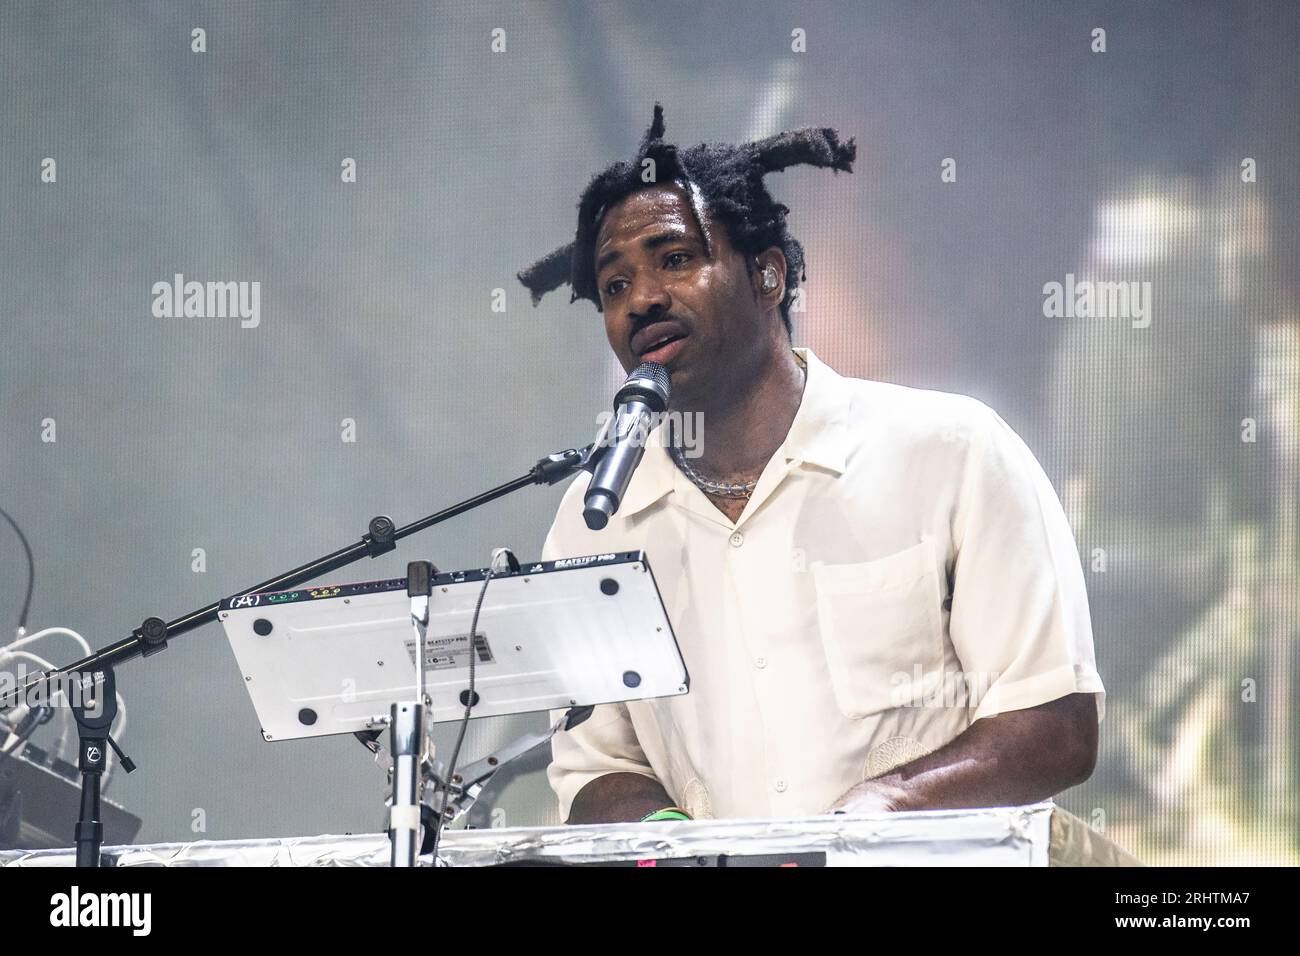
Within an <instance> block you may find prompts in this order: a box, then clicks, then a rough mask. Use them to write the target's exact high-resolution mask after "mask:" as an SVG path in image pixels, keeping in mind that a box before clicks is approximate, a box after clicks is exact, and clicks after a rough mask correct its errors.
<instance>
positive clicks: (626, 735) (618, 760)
mask: <svg viewBox="0 0 1300 956" xmlns="http://www.w3.org/2000/svg"><path fill="white" fill-rule="evenodd" d="M581 478H582V476H581V475H579V480H581ZM573 497H574V496H573V494H571V493H566V494H565V496H564V499H563V501H562V502H561V504H560V514H558V515H557V516H556V519H555V521H554V523H552V525H551V530H550V533H548V534H547V536H546V543H545V544H544V545H543V546H542V560H543V561H552V560H555V559H556V558H562V557H576V556H577V555H576V554H570V553H568V552H569V550H570V549H568V548H566V547H565V546H564V545H563V544H561V541H560V538H561V535H560V533H559V529H560V527H561V524H562V521H561V515H563V514H564V510H565V508H566V506H572V505H574V501H573V500H572V499H573ZM567 709H568V708H559V709H556V710H552V711H551V714H550V722H551V723H552V724H554V723H555V721H557V720H559V719H560V717H562V716H563V715H564V713H565V711H567ZM607 773H639V774H642V775H644V776H647V777H651V778H653V779H658V778H657V777H656V776H655V772H654V770H652V769H651V767H650V762H649V761H648V760H647V759H646V756H645V753H644V752H643V751H642V750H641V745H640V744H639V743H638V742H637V737H636V731H635V730H634V729H633V727H632V718H631V716H630V715H629V714H628V710H627V705H626V704H622V703H618V704H598V705H597V706H596V707H595V708H594V709H593V710H592V713H591V716H590V717H588V718H587V719H586V720H584V721H583V722H582V723H581V724H579V725H578V726H577V727H574V728H573V729H572V730H560V731H557V732H556V734H555V736H554V737H552V738H551V763H550V764H549V766H547V768H546V779H547V782H548V783H550V785H551V789H552V790H554V791H555V796H556V797H557V798H558V799H559V802H560V819H561V820H565V821H567V820H568V819H569V813H570V811H571V810H572V808H573V799H574V797H576V796H577V795H578V792H579V791H581V790H582V788H583V787H585V786H586V785H587V784H589V783H591V781H593V780H595V779H596V778H597V777H600V776H604V775H605V774H607Z"/></svg>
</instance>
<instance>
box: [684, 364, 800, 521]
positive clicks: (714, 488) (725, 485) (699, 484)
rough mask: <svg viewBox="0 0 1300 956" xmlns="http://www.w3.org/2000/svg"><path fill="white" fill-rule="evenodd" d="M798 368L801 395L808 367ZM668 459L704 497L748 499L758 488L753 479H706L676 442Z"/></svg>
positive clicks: (756, 480)
mask: <svg viewBox="0 0 1300 956" xmlns="http://www.w3.org/2000/svg"><path fill="white" fill-rule="evenodd" d="M799 366H800V369H801V370H802V371H803V382H802V383H800V390H801V394H802V389H803V387H804V386H806V385H807V383H808V367H807V366H806V365H804V364H803V363H802V362H800V363H799ZM670 428H671V425H670ZM668 457H670V458H671V459H672V460H673V462H674V463H675V464H676V465H677V467H678V468H680V469H681V470H682V474H684V475H685V476H686V477H687V478H689V479H690V481H691V484H693V485H694V486H695V487H696V488H699V489H700V491H702V492H704V493H705V494H706V495H717V496H718V497H720V498H748V497H749V496H750V495H752V494H753V493H754V489H755V488H756V487H757V486H758V478H755V479H754V480H753V481H747V482H745V483H744V484H743V485H740V484H736V483H735V482H732V481H715V480H714V479H712V478H706V477H705V476H704V475H701V474H700V473H699V472H698V471H696V470H695V469H694V468H693V467H691V464H690V463H689V462H688V461H687V460H686V456H685V455H684V454H682V450H681V449H680V448H678V447H677V444H676V442H670V444H669V446H668Z"/></svg>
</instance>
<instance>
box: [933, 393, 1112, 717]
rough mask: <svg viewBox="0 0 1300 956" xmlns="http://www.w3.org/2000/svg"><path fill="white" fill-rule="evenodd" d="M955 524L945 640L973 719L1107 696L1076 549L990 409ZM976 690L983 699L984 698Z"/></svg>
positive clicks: (1055, 504)
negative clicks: (969, 693)
mask: <svg viewBox="0 0 1300 956" xmlns="http://www.w3.org/2000/svg"><path fill="white" fill-rule="evenodd" d="M980 411H981V415H980V425H979V426H978V427H977V428H976V429H975V433H974V436H973V437H972V443H973V444H972V448H971V452H970V456H969V465H968V467H967V470H966V474H965V477H964V479H963V484H962V490H961V493H960V495H959V498H958V504H957V511H956V515H955V519H954V527H953V538H954V542H955V550H956V558H955V561H954V565H953V585H952V609H951V615H950V617H949V622H948V626H949V635H950V637H951V639H952V643H953V646H954V648H955V649H956V651H957V656H958V657H959V658H960V660H961V666H962V670H963V672H964V674H965V678H966V683H967V686H968V687H975V688H977V690H976V691H975V693H974V695H973V696H974V697H975V698H976V699H977V701H978V704H977V707H976V710H975V715H974V717H973V718H972V719H973V720H979V719H980V718H981V717H991V716H993V715H995V714H999V713H1002V712H1004V711H1010V710H1024V709H1026V708H1029V707H1036V706H1038V705H1039V704H1045V703H1047V702H1049V701H1053V700H1056V699H1058V698H1060V697H1065V696H1067V695H1069V694H1075V693H1092V694H1095V695H1096V701H1097V719H1098V721H1100V720H1101V718H1102V716H1103V715H1104V714H1105V701H1106V691H1105V688H1104V687H1102V683H1101V677H1100V676H1099V675H1098V673H1097V666H1096V660H1095V657H1094V652H1093V642H1092V621H1091V618H1090V617H1089V613H1088V593H1087V588H1086V587H1085V585H1084V579H1083V569H1082V567H1081V565H1080V560H1079V552H1078V546H1077V545H1076V544H1075V540H1074V535H1073V533H1072V532H1071V530H1070V525H1069V522H1068V521H1067V520H1066V517H1065V512H1064V510H1063V509H1062V507H1061V503H1060V500H1059V499H1058V498H1057V496H1056V492H1055V490H1054V489H1053V488H1052V484H1051V482H1050V481H1049V480H1048V478H1047V475H1046V474H1045V473H1044V472H1043V469H1042V467H1041V466H1040V465H1039V464H1038V461H1037V459H1035V458H1034V455H1033V453H1032V452H1031V451H1030V450H1029V448H1028V447H1027V446H1026V445H1025V443H1024V442H1023V441H1022V440H1021V439H1020V436H1018V435H1017V434H1016V433H1015V432H1014V431H1012V429H1011V427H1010V426H1009V425H1007V423H1006V422H1004V421H1003V420H1002V418H1001V417H1000V416H999V415H998V414H997V413H996V412H994V411H993V410H992V409H990V408H988V407H987V406H983V405H981V407H980ZM981 691H982V693H981Z"/></svg>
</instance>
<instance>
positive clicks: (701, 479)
mask: <svg viewBox="0 0 1300 956" xmlns="http://www.w3.org/2000/svg"><path fill="white" fill-rule="evenodd" d="M668 454H669V455H670V456H671V457H672V459H673V461H674V462H675V463H676V464H677V467H678V468H680V469H681V470H682V474H684V475H685V476H686V477H687V478H689V479H690V480H691V484H693V485H695V487H696V488H699V489H700V490H701V491H703V492H704V493H705V494H708V495H718V496H719V497H723V498H748V497H749V496H750V495H752V494H753V493H754V488H755V487H756V486H757V485H758V479H757V478H755V479H754V480H753V481H747V482H745V483H744V484H743V485H738V484H736V483H735V482H731V481H715V480H713V479H712V478H706V477H705V476H704V475H701V474H700V473H699V472H698V471H696V470H695V469H694V468H692V467H691V465H690V463H689V462H687V460H686V457H685V456H684V455H683V454H682V451H681V449H680V448H678V447H677V446H676V445H672V446H670V447H669V449H668Z"/></svg>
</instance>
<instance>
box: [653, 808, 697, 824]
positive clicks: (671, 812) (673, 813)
mask: <svg viewBox="0 0 1300 956" xmlns="http://www.w3.org/2000/svg"><path fill="white" fill-rule="evenodd" d="M689 819H691V815H690V814H689V813H687V812H686V811H685V810H681V809H679V808H677V807H665V808H664V809H662V810H656V811H655V812H654V813H647V814H646V815H645V816H643V817H642V818H641V822H642V823H654V822H655V821H657V820H689Z"/></svg>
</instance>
